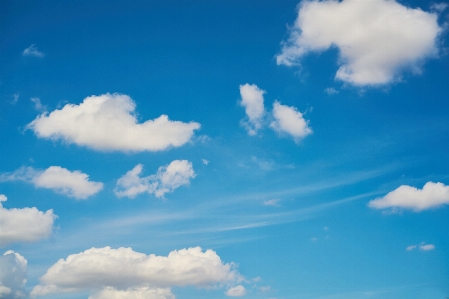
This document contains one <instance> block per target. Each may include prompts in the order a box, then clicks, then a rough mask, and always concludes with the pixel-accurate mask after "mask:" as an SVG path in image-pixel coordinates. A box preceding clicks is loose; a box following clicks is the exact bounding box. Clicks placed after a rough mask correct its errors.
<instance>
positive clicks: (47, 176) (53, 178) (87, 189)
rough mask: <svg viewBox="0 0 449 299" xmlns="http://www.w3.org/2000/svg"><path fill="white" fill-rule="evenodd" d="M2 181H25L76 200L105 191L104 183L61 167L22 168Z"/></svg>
mask: <svg viewBox="0 0 449 299" xmlns="http://www.w3.org/2000/svg"><path fill="white" fill-rule="evenodd" d="M0 181H25V182H28V183H32V184H33V185H34V186H36V187H38V188H46V189H51V190H53V191H55V192H56V193H59V194H63V195H66V196H69V197H73V198H75V199H87V198H88V197H90V196H92V195H94V194H96V193H97V192H99V191H100V190H101V189H103V183H100V182H93V181H90V180H89V176H88V175H87V174H85V173H83V172H81V171H78V170H75V171H70V170H68V169H66V168H63V167H60V166H50V167H49V168H47V169H45V170H36V169H33V168H32V167H22V168H20V169H18V170H16V171H14V172H13V173H5V174H2V175H1V176H0Z"/></svg>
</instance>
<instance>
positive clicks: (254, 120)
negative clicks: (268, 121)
mask: <svg viewBox="0 0 449 299" xmlns="http://www.w3.org/2000/svg"><path fill="white" fill-rule="evenodd" d="M264 93H265V90H262V89H260V88H259V87H257V85H255V84H251V85H250V84H248V83H246V84H244V85H240V96H241V98H242V101H241V102H240V105H241V106H243V107H244V108H245V112H246V116H247V118H248V119H247V120H243V121H242V122H241V124H242V125H243V126H244V127H245V128H246V130H247V131H248V134H249V135H256V134H257V131H258V130H259V129H260V128H262V126H263V118H264V115H265V107H264V104H263V95H264Z"/></svg>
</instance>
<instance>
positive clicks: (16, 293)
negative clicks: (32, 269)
mask: <svg viewBox="0 0 449 299" xmlns="http://www.w3.org/2000/svg"><path fill="white" fill-rule="evenodd" d="M26 281H27V260H26V259H25V258H24V257H23V256H21V255H20V254H18V253H16V252H14V251H12V250H8V251H7V252H5V253H4V254H3V255H2V256H0V298H3V299H17V298H25V297H26V292H25V289H24V286H25V283H26Z"/></svg>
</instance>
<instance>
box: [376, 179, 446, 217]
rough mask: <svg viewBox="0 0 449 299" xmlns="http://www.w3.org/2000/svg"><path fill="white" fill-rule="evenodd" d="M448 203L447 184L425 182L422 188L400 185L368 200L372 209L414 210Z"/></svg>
mask: <svg viewBox="0 0 449 299" xmlns="http://www.w3.org/2000/svg"><path fill="white" fill-rule="evenodd" d="M445 204H446V205H447V204H449V186H445V185H444V184H442V183H434V182H427V183H426V184H425V185H424V187H423V188H422V189H418V188H415V187H412V186H407V185H402V186H400V187H399V188H397V189H396V190H393V191H391V192H390V193H388V194H387V195H385V196H384V197H380V198H377V199H374V200H372V201H370V202H369V206H370V207H371V208H374V209H388V208H392V209H398V208H400V209H410V210H413V211H415V212H420V211H422V210H427V209H431V208H437V207H439V206H442V205H445Z"/></svg>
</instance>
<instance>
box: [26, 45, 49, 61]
mask: <svg viewBox="0 0 449 299" xmlns="http://www.w3.org/2000/svg"><path fill="white" fill-rule="evenodd" d="M22 55H23V56H35V57H39V58H43V57H44V56H45V54H44V53H42V52H40V51H39V50H38V49H37V47H35V46H34V44H33V45H31V46H29V47H28V48H26V49H25V50H23V52H22Z"/></svg>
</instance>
